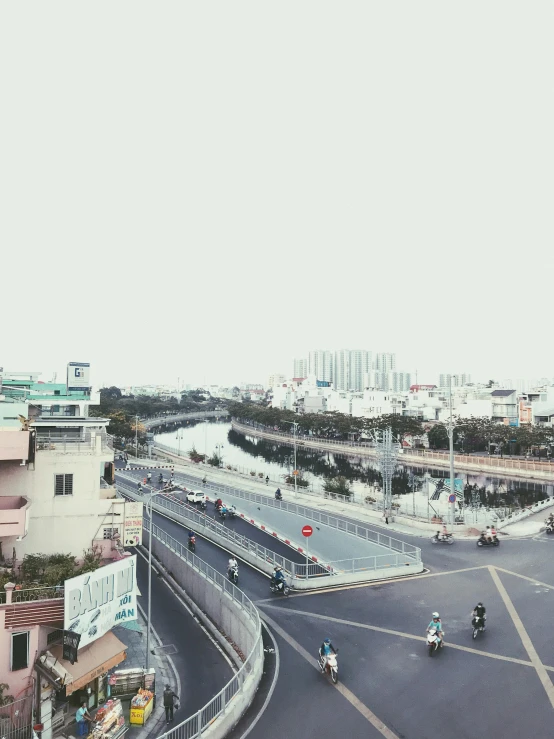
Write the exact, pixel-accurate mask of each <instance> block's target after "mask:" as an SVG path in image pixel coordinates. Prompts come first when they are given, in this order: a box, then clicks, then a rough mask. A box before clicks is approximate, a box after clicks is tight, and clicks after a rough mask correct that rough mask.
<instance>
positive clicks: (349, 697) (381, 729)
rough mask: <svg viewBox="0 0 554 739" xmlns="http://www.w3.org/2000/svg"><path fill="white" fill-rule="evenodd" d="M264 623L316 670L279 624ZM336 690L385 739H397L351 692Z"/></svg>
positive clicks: (339, 687)
mask: <svg viewBox="0 0 554 739" xmlns="http://www.w3.org/2000/svg"><path fill="white" fill-rule="evenodd" d="M264 621H266V622H267V623H268V624H269V625H270V626H271V628H272V629H273V631H275V632H276V633H277V634H279V636H280V637H281V638H282V639H284V640H285V641H286V642H287V644H288V645H289V646H291V647H292V648H293V649H294V650H295V651H296V652H298V654H299V655H300V656H301V657H304V659H305V660H306V662H308V663H309V664H310V665H311V666H312V667H313V668H314V669H315V670H318V671H319V669H318V667H317V665H316V659H315V657H313V656H312V655H311V654H310V653H309V652H308V651H307V650H306V649H304V647H303V646H301V645H300V644H299V643H298V642H297V641H296V639H293V637H292V636H290V634H288V633H287V632H286V631H284V630H283V629H282V628H281V627H280V626H279V624H277V623H275V621H274V620H273V619H272V618H270V617H269V616H267V615H265V614H264ZM333 687H334V688H336V689H337V690H338V691H339V693H340V694H341V695H342V696H344V697H345V698H346V700H347V701H348V702H349V703H350V704H351V705H352V706H354V708H355V709H356V710H357V711H359V712H360V713H361V714H362V716H363V717H364V718H365V719H367V721H369V723H370V724H371V725H372V726H374V727H375V728H376V729H377V731H378V732H379V733H380V734H381V735H382V736H384V737H385V739H399V737H398V735H397V734H395V733H394V731H391V729H389V728H388V726H386V725H385V724H384V723H383V722H382V721H381V719H380V718H378V717H377V716H376V715H375V714H374V713H373V711H371V710H370V709H369V708H368V707H367V706H366V705H365V703H362V701H361V700H360V699H359V698H358V697H356V696H355V695H354V693H352V691H351V690H348V688H347V687H346V686H345V685H343V684H342V683H337V684H336V685H334V686H333Z"/></svg>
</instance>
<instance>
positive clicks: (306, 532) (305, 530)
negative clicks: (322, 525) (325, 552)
mask: <svg viewBox="0 0 554 739" xmlns="http://www.w3.org/2000/svg"><path fill="white" fill-rule="evenodd" d="M313 533H314V530H313V529H312V527H311V526H302V536H311V535H312V534H313Z"/></svg>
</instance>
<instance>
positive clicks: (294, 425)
mask: <svg viewBox="0 0 554 739" xmlns="http://www.w3.org/2000/svg"><path fill="white" fill-rule="evenodd" d="M285 423H290V425H291V426H292V430H293V447H294V470H293V471H292V476H293V477H294V497H295V498H297V497H298V483H297V478H298V470H297V468H296V433H297V431H298V421H285Z"/></svg>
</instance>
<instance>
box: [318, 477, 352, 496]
mask: <svg viewBox="0 0 554 739" xmlns="http://www.w3.org/2000/svg"><path fill="white" fill-rule="evenodd" d="M323 489H324V490H325V492H327V493H334V494H335V495H347V496H349V495H352V490H351V488H350V482H349V481H348V480H347V479H346V477H342V475H339V476H338V477H328V478H327V479H326V480H325V483H324V485H323Z"/></svg>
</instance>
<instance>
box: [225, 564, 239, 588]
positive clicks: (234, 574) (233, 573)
mask: <svg viewBox="0 0 554 739" xmlns="http://www.w3.org/2000/svg"><path fill="white" fill-rule="evenodd" d="M227 576H228V577H229V580H230V581H231V582H232V583H234V584H235V585H236V584H237V583H238V581H239V568H238V566H237V567H231V569H230V570H229V571H228V572H227Z"/></svg>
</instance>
